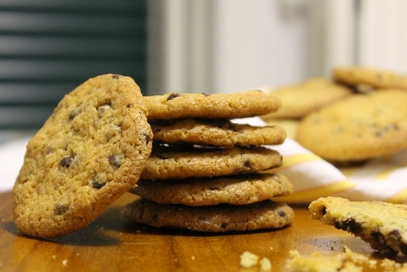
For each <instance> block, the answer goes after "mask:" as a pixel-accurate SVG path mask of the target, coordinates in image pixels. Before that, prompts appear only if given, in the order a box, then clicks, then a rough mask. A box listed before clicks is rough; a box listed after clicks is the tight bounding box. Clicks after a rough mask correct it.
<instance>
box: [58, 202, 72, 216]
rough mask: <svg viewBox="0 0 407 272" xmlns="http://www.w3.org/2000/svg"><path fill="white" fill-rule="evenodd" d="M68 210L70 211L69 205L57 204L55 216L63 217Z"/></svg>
mask: <svg viewBox="0 0 407 272" xmlns="http://www.w3.org/2000/svg"><path fill="white" fill-rule="evenodd" d="M68 210H69V206H68V205H62V204H59V203H57V204H55V207H54V214H55V215H63V214H64V213H66V212H67V211H68Z"/></svg>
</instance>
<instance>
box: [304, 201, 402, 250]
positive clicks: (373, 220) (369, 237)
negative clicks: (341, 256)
mask: <svg viewBox="0 0 407 272" xmlns="http://www.w3.org/2000/svg"><path fill="white" fill-rule="evenodd" d="M309 211H310V213H311V218H313V219H317V220H321V221H322V223H324V224H327V225H332V226H335V227H336V228H337V229H342V230H346V231H348V232H351V233H353V234H354V235H355V236H358V237H360V238H361V239H362V240H364V241H366V242H368V243H369V244H370V245H371V247H372V248H373V249H376V250H378V251H379V252H381V253H384V254H394V253H397V252H402V253H404V254H407V205H403V204H391V203H386V202H380V201H349V200H347V199H344V198H340V197H326V198H319V199H317V200H315V201H313V202H311V204H310V205H309Z"/></svg>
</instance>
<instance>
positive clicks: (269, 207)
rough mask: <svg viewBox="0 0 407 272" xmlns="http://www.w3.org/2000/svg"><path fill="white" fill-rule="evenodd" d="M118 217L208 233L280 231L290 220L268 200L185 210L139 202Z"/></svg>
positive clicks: (283, 208) (290, 215)
mask: <svg viewBox="0 0 407 272" xmlns="http://www.w3.org/2000/svg"><path fill="white" fill-rule="evenodd" d="M122 214H123V216H124V217H125V218H127V219H129V220H132V221H135V222H137V223H142V224H146V225H149V226H153V227H157V228H180V229H187V230H192V231H199V232H211V233H223V232H231V231H252V230H261V229H277V228H283V227H285V226H288V225H289V224H291V223H292V221H293V219H294V212H293V210H292V209H291V208H290V207H289V206H287V205H286V204H285V203H276V202H272V201H270V200H265V201H263V202H257V203H253V204H249V205H241V206H236V205H226V204H225V205H216V206H210V207H188V206H184V205H165V204H158V203H155V202H152V201H149V200H146V199H143V198H141V199H138V200H136V201H134V202H133V203H130V204H128V205H127V206H126V207H125V208H124V209H123V211H122Z"/></svg>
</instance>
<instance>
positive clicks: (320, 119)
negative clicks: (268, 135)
mask: <svg viewBox="0 0 407 272" xmlns="http://www.w3.org/2000/svg"><path fill="white" fill-rule="evenodd" d="M406 102H407V92H406V91H404V90H395V89H388V90H380V91H376V92H372V93H368V94H358V95H353V96H350V97H347V98H344V99H342V100H340V101H337V102H335V103H333V104H330V105H329V106H327V107H324V108H322V109H320V110H318V111H316V112H313V113H311V114H309V115H307V116H306V117H305V118H304V119H303V120H302V121H301V123H300V125H299V126H298V129H297V134H296V140H297V141H298V142H299V143H300V144H301V145H303V146H304V147H305V148H307V149H309V150H310V151H312V152H314V153H315V154H317V155H319V156H321V157H322V158H324V159H326V160H329V161H333V162H335V161H337V162H346V161H361V160H365V159H370V158H374V157H379V156H385V155H390V154H393V153H394V152H397V151H401V150H403V149H405V148H407V141H406V140H405V139H406V138H407V107H406V106H405V105H406Z"/></svg>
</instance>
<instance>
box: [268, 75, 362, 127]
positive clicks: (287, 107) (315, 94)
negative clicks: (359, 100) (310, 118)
mask: <svg viewBox="0 0 407 272" xmlns="http://www.w3.org/2000/svg"><path fill="white" fill-rule="evenodd" d="M268 93H269V94H270V95H274V96H276V97H277V98H278V99H279V100H280V101H281V104H282V106H281V109H280V110H278V111H277V112H272V113H269V114H267V115H264V116H261V117H262V119H264V120H268V119H299V118H302V117H304V116H305V115H306V114H308V113H310V112H311V111H314V110H317V109H319V108H321V107H322V106H325V105H327V104H329V103H332V102H334V101H337V100H339V99H341V98H344V97H347V96H350V95H352V94H353V93H354V92H353V91H352V90H351V89H349V88H347V87H345V86H343V85H339V84H336V83H334V82H332V81H330V80H328V79H324V78H312V79H308V80H306V81H304V82H301V83H298V84H295V85H289V86H283V87H280V88H277V89H275V90H274V91H269V92H268Z"/></svg>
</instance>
